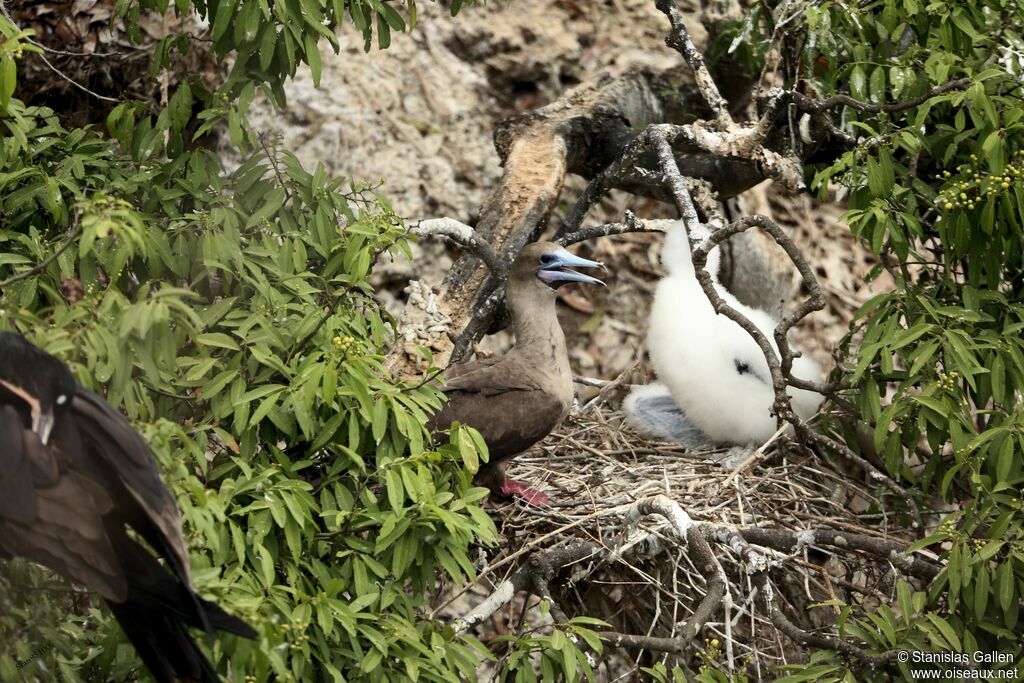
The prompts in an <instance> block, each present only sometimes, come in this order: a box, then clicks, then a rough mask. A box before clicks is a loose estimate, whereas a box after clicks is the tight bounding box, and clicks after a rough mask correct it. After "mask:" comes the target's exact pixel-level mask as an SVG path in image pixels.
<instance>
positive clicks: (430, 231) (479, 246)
mask: <svg viewBox="0 0 1024 683" xmlns="http://www.w3.org/2000/svg"><path fill="white" fill-rule="evenodd" d="M411 232H412V233H413V234H414V235H417V236H419V237H445V238H447V239H450V240H451V241H452V242H455V243H456V244H458V245H460V246H463V247H465V248H466V249H468V250H469V251H470V252H472V254H473V255H474V256H476V257H477V258H479V259H480V260H481V261H483V262H484V265H486V266H487V268H488V270H490V271H491V274H492V275H494V276H495V277H497V278H499V279H504V278H505V276H506V275H507V274H508V266H507V265H506V264H505V260H504V259H503V258H502V257H501V255H500V254H498V252H497V251H495V250H494V247H492V246H491V245H490V244H489V243H488V242H487V241H486V240H483V239H481V238H480V236H479V235H478V234H477V232H476V230H474V229H473V228H472V227H470V226H468V225H466V224H465V223H460V222H459V221H457V220H455V219H454V218H447V217H446V218H429V219H426V220H422V221H419V222H418V223H416V225H414V226H413V227H412V229H411Z"/></svg>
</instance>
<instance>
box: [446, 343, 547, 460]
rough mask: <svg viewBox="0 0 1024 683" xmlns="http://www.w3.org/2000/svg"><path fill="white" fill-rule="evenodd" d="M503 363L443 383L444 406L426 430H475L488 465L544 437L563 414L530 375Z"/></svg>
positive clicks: (477, 367)
mask: <svg viewBox="0 0 1024 683" xmlns="http://www.w3.org/2000/svg"><path fill="white" fill-rule="evenodd" d="M504 361H505V359H502V360H501V361H491V362H488V363H486V364H479V365H475V367H472V368H468V369H466V368H463V371H462V372H461V373H460V374H458V375H457V376H455V377H454V378H448V377H446V378H445V379H446V380H448V383H447V384H446V385H445V386H444V387H442V388H441V391H443V392H444V393H445V394H446V395H447V397H448V402H447V403H446V404H445V406H444V407H443V408H442V409H441V411H440V412H439V413H438V414H437V415H436V416H434V418H433V419H432V420H431V422H430V423H429V424H428V427H429V428H430V429H432V430H442V429H447V428H448V427H450V426H451V423H452V422H454V421H456V420H457V421H459V422H461V423H462V424H468V425H470V426H472V427H475V428H476V430H477V431H479V432H480V435H481V436H483V438H484V441H486V442H487V449H488V451H490V462H491V464H492V465H493V464H497V463H498V462H501V461H502V460H505V459H507V458H509V457H511V456H513V455H516V454H518V453H522V452H523V451H525V450H526V449H528V448H529V447H530V446H532V445H533V444H535V443H537V442H538V441H540V440H541V439H543V438H544V437H546V436H547V435H548V434H550V433H551V430H552V429H554V428H555V426H557V425H558V423H559V422H560V421H561V419H562V417H563V416H564V413H565V410H566V406H565V405H563V404H562V402H561V401H560V400H558V398H556V397H555V396H553V395H552V394H551V393H549V392H547V391H545V390H544V389H542V388H541V387H540V386H539V383H537V382H535V381H533V380H531V379H530V376H529V374H528V373H524V372H521V371H517V370H521V368H517V367H515V366H514V365H512V364H510V363H507V362H504ZM466 365H470V364H468V363H467V364H466Z"/></svg>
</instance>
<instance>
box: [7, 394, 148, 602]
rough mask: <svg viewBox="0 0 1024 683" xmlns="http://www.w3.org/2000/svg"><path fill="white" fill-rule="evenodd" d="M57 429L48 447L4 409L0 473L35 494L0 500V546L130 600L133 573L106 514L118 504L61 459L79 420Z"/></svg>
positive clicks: (23, 491) (24, 492)
mask: <svg viewBox="0 0 1024 683" xmlns="http://www.w3.org/2000/svg"><path fill="white" fill-rule="evenodd" d="M59 428H60V429H59V434H58V430H56V429H55V430H54V437H55V441H52V442H51V445H50V447H49V448H46V447H43V445H42V443H40V441H39V439H38V437H37V436H36V435H35V433H33V432H32V431H31V430H30V429H27V428H25V427H24V424H23V421H22V419H21V416H20V415H19V414H18V413H17V412H16V411H15V410H14V409H13V408H11V407H9V406H4V407H3V408H2V409H0V478H3V479H4V480H6V481H8V482H10V483H11V484H14V485H18V486H19V487H20V489H21V493H20V498H21V499H22V501H24V500H25V499H26V498H27V499H29V502H28V504H27V505H24V506H23V507H20V508H17V507H15V506H14V505H11V504H10V501H8V502H6V503H5V502H3V501H2V500H0V546H2V548H3V550H4V552H5V553H6V554H7V555H17V556H21V557H25V558H28V559H30V560H32V561H34V562H38V563H39V564H42V565H45V566H47V567H50V568H51V569H53V570H54V571H56V572H57V573H59V574H63V575H64V576H67V577H69V578H71V579H73V580H75V581H78V582H79V583H82V584H84V585H86V586H88V587H89V588H91V589H93V590H95V591H97V592H98V593H100V595H102V596H103V597H105V598H107V599H109V600H115V601H116V600H124V599H125V597H126V596H127V591H128V585H127V580H126V577H125V573H124V571H123V570H122V568H121V566H120V564H119V562H118V561H117V558H116V557H115V556H114V551H113V548H112V547H111V545H110V540H109V538H108V536H107V533H106V529H105V525H104V519H103V518H104V515H107V514H108V513H110V511H111V510H112V509H113V503H112V501H111V499H110V497H109V495H108V494H107V493H106V492H105V491H104V490H103V489H102V488H100V487H99V486H97V485H96V483H95V482H94V481H91V480H90V479H89V478H88V477H86V476H84V475H82V474H81V473H79V472H76V471H74V470H69V469H67V468H62V467H61V466H60V464H59V462H58V456H59V455H60V450H58V449H60V448H61V447H62V445H63V446H64V447H65V448H67V447H70V448H73V447H74V440H73V439H69V437H68V435H69V433H70V431H72V430H74V423H73V422H71V421H68V420H66V419H59ZM19 462H20V463H21V466H19ZM24 463H28V464H29V468H28V469H27V470H26V469H25V468H24V467H23V465H24ZM12 464H14V467H13V468H12V467H11V465H12Z"/></svg>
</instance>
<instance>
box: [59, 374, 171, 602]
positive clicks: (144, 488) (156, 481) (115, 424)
mask: <svg viewBox="0 0 1024 683" xmlns="http://www.w3.org/2000/svg"><path fill="white" fill-rule="evenodd" d="M71 408H72V411H73V413H74V415H75V418H76V420H75V421H76V423H77V424H78V426H79V428H80V429H81V432H82V438H83V442H84V444H85V450H86V453H87V461H86V463H85V464H86V465H87V466H88V465H90V464H91V465H92V467H91V468H90V470H91V472H90V473H91V474H94V475H95V477H96V478H97V479H99V480H100V481H102V480H103V478H107V479H109V478H115V479H116V481H115V482H111V483H112V484H114V485H115V486H121V487H123V488H124V490H125V491H126V492H127V493H128V494H129V495H130V497H131V499H130V500H127V501H123V502H121V503H120V505H121V507H122V510H123V514H124V516H125V520H126V521H127V522H128V523H129V524H130V525H131V526H132V527H134V528H135V530H136V531H138V532H139V533H141V534H142V535H143V536H144V537H145V539H146V540H147V541H148V542H149V543H150V544H151V545H152V546H153V547H154V548H156V549H157V550H159V551H161V554H163V555H165V556H166V557H167V559H168V560H170V561H171V563H172V564H173V565H174V569H175V573H176V574H178V575H179V576H181V577H182V578H183V579H184V581H185V582H186V583H187V584H188V583H191V576H190V573H191V572H190V569H189V561H188V548H187V547H186V545H185V539H184V537H183V536H182V533H181V517H180V513H179V512H178V506H177V504H176V503H175V502H174V498H173V497H172V496H171V493H170V491H168V490H167V487H166V486H165V485H164V482H163V480H162V479H161V478H160V473H159V472H158V471H157V468H156V462H155V461H154V460H153V455H152V453H150V450H149V446H147V445H146V442H145V441H143V439H142V437H141V436H139V434H138V433H137V432H136V431H135V430H134V429H133V428H132V426H131V424H130V423H129V422H128V420H127V419H125V417H124V416H123V415H121V414H120V413H119V412H117V411H116V410H114V409H113V408H111V407H110V405H109V404H108V403H107V402H106V401H104V400H103V399H101V398H100V397H99V396H97V395H96V394H94V393H92V392H91V391H87V390H86V389H82V388H81V387H79V388H78V390H77V392H76V394H75V397H74V399H73V400H72V403H71ZM108 490H110V489H109V487H108ZM132 503H134V505H132Z"/></svg>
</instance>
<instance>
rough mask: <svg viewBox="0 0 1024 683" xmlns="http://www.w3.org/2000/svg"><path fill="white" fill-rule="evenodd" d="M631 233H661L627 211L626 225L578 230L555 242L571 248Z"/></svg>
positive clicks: (607, 225) (596, 226) (609, 224)
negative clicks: (595, 240)
mask: <svg viewBox="0 0 1024 683" xmlns="http://www.w3.org/2000/svg"><path fill="white" fill-rule="evenodd" d="M631 232H660V230H659V229H658V228H649V227H647V224H646V223H644V222H643V221H638V220H637V219H636V215H635V214H634V213H633V212H632V211H626V222H625V223H606V224H604V225H595V226H594V227H592V228H587V229H586V230H577V231H576V232H572V233H569V234H568V235H563V236H562V237H560V238H558V239H556V240H555V241H556V242H558V243H559V244H563V245H565V246H569V245H570V244H576V243H577V242H585V241H587V240H592V239H596V238H598V237H611V236H612V235H625V234H627V233H631Z"/></svg>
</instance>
